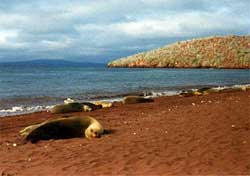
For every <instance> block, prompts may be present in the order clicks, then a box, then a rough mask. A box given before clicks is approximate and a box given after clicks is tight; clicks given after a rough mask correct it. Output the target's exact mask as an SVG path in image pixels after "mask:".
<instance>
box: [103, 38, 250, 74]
mask: <svg viewBox="0 0 250 176" xmlns="http://www.w3.org/2000/svg"><path fill="white" fill-rule="evenodd" d="M107 66H108V67H142V68H233V69H249V68H250V36H249V35H245V36H231V35H230V36H213V37H207V38H202V39H193V40H187V41H180V42H176V43H174V44H170V45H166V46H164V47H161V48H158V49H154V50H151V51H146V52H141V53H138V54H135V55H132V56H128V57H124V58H120V59H117V60H114V61H110V62H109V63H108V64H107Z"/></svg>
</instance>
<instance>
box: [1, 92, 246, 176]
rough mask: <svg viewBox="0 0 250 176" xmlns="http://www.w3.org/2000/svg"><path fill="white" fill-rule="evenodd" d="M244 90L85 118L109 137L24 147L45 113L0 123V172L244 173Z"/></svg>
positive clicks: (163, 100) (163, 99)
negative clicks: (27, 131) (23, 133)
mask: <svg viewBox="0 0 250 176" xmlns="http://www.w3.org/2000/svg"><path fill="white" fill-rule="evenodd" d="M249 107H250V91H249V90H247V91H239V92H224V93H211V94H208V95H203V96H190V97H180V96H170V97H166V96H162V97H159V98H155V99H154V102H151V103H141V104H133V105H122V104H121V103H115V104H114V106H113V107H112V108H107V109H100V110H96V111H93V112H81V113H72V114H66V115H77V114H81V115H90V116H93V117H95V118H96V119H98V120H99V121H100V122H101V123H102V124H103V126H104V127H105V129H108V130H110V131H111V134H107V135H104V136H103V137H101V138H99V139H93V140H88V139H82V138H74V139H68V140H49V141H40V142H38V143H37V144H31V143H27V144H22V138H21V137H20V136H19V134H18V131H19V130H21V129H23V128H24V127H26V126H28V125H31V124H35V123H39V122H42V121H44V120H47V119H51V118H55V117H56V116H58V115H52V114H51V113H49V112H38V113H33V114H27V115H19V116H11V117H1V118H0V136H1V137H0V147H1V150H0V161H1V162H0V173H1V174H2V175H8V174H9V175H32V174H35V175H54V174H57V175H83V174H85V175H93V174H94V175H133V174H135V175H136V174H137V175H176V174H179V175H190V174H196V175H247V174H249V173H250V164H249V163H250V151H249V147H250V139H249V130H250V124H249V123H250V122H249V116H250V114H249V113H250V112H249Z"/></svg>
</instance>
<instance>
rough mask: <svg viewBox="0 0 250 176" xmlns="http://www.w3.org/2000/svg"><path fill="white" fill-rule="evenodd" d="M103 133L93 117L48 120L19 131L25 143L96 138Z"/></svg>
mask: <svg viewBox="0 0 250 176" xmlns="http://www.w3.org/2000/svg"><path fill="white" fill-rule="evenodd" d="M103 133H104V129H103V127H102V125H101V124H100V123H99V122H98V121H97V120H96V119H94V118H93V117H89V116H73V117H68V118H57V119H53V120H48V121H45V122H42V123H40V124H37V125H31V126H28V127H26V128H24V129H23V130H21V131H20V134H21V135H23V136H25V139H26V141H31V142H32V143H35V142H37V141H39V140H49V139H69V138H75V137H86V138H98V137H101V135H102V134H103Z"/></svg>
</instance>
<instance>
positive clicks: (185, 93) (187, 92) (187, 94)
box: [180, 90, 202, 97]
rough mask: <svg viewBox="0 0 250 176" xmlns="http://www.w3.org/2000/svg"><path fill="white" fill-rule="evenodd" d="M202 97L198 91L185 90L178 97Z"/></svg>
mask: <svg viewBox="0 0 250 176" xmlns="http://www.w3.org/2000/svg"><path fill="white" fill-rule="evenodd" d="M200 95H202V93H201V92H199V91H198V90H185V91H182V92H181V93H180V96H182V97H191V96H200Z"/></svg>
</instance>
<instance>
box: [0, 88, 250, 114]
mask: <svg viewBox="0 0 250 176" xmlns="http://www.w3.org/2000/svg"><path fill="white" fill-rule="evenodd" d="M242 86H247V87H250V83H248V84H237V85H227V86H210V88H214V89H221V90H223V89H227V88H237V87H242ZM203 87H208V86H195V87H186V88H182V89H176V90H166V91H142V92H130V93H126V94H120V95H116V96H114V95H112V96H110V97H108V96H106V97H105V98H104V97H100V98H93V99H90V100H88V101H89V102H93V101H107V102H119V101H122V99H123V97H124V96H127V95H141V96H144V97H146V98H156V97H161V96H174V95H180V93H181V92H183V91H185V90H197V89H199V88H203ZM68 98H71V97H68ZM77 101H79V102H83V101H86V100H79V99H78V100H77ZM34 104H37V103H36V102H34ZM55 104H63V100H62V101H58V102H57V103H49V104H48V105H34V106H24V105H20V106H13V107H11V108H6V109H0V117H5V116H14V115H23V114H30V113H34V112H41V111H48V110H49V109H51V108H52V107H53V106H54V105H55Z"/></svg>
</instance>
